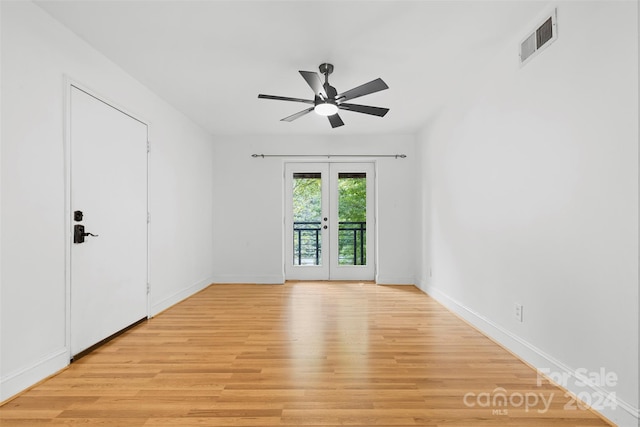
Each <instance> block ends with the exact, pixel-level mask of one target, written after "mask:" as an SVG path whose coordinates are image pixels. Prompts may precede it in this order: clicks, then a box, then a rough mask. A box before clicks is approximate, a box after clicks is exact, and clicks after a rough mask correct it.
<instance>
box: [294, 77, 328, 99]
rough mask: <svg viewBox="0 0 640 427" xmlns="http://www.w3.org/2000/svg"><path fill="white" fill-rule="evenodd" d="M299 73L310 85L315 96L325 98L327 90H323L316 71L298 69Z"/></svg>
mask: <svg viewBox="0 0 640 427" xmlns="http://www.w3.org/2000/svg"><path fill="white" fill-rule="evenodd" d="M299 73H300V75H301V76H302V77H303V78H304V79H305V80H306V82H307V84H308V85H309V86H311V89H312V90H313V93H315V94H316V96H320V97H322V99H327V92H325V90H324V86H323V85H322V80H320V76H319V75H318V73H314V72H313V71H299Z"/></svg>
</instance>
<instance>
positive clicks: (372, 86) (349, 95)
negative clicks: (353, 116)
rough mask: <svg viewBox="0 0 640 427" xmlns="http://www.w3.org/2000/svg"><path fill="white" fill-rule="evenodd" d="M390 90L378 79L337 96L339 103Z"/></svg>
mask: <svg viewBox="0 0 640 427" xmlns="http://www.w3.org/2000/svg"><path fill="white" fill-rule="evenodd" d="M385 89H389V86H387V84H386V83H385V82H384V81H382V79H380V78H378V79H375V80H372V81H370V82H369V83H365V84H363V85H360V86H358V87H355V88H353V89H350V90H348V91H346V92H342V93H340V94H338V95H337V96H336V101H337V102H343V101H348V100H350V99H354V98H358V97H360V96H364V95H369V94H370V93H375V92H379V91H381V90H385Z"/></svg>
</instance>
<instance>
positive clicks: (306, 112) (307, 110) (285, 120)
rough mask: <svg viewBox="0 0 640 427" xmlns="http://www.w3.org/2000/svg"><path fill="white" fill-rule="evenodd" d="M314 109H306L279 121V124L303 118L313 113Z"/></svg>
mask: <svg viewBox="0 0 640 427" xmlns="http://www.w3.org/2000/svg"><path fill="white" fill-rule="evenodd" d="M314 108H315V107H311V108H307V109H306V110H302V111H299V112H297V113H295V114H292V115H290V116H289V117H285V118H284V119H280V121H281V122H292V121H294V120H295V119H297V118H300V117H302V116H304V115H305V114H308V113H310V112H312V111H313V109H314Z"/></svg>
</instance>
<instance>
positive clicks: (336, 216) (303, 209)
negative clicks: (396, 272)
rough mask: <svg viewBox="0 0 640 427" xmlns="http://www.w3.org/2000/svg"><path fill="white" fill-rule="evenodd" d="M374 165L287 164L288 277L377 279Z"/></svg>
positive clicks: (286, 269)
mask: <svg viewBox="0 0 640 427" xmlns="http://www.w3.org/2000/svg"><path fill="white" fill-rule="evenodd" d="M374 182H375V180H374V164H373V163H286V164H285V223H286V224H285V242H286V243H285V248H286V250H285V256H286V259H285V276H286V279H287V280H373V279H374V277H375V262H374V261H375V255H374V248H375V224H374V218H375V216H374V194H375V192H374Z"/></svg>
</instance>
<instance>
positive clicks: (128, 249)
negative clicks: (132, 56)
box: [70, 86, 147, 356]
mask: <svg viewBox="0 0 640 427" xmlns="http://www.w3.org/2000/svg"><path fill="white" fill-rule="evenodd" d="M70 103H71V104H70V113H71V120H70V126H71V127H70V150H71V155H70V158H71V164H70V167H71V174H70V175H71V194H70V196H71V197H70V198H71V212H72V218H71V231H72V233H71V234H72V236H71V238H72V239H74V237H75V236H74V231H75V230H76V228H77V227H78V226H82V227H85V229H84V232H85V233H92V234H95V235H96V236H95V237H94V236H91V235H87V236H85V241H84V242H83V243H75V242H74V243H72V244H71V260H70V261H71V275H70V281H71V314H70V317H71V324H70V329H71V330H70V334H71V343H70V344H71V355H72V356H74V355H76V354H78V353H80V352H82V351H83V350H86V349H87V348H89V347H91V346H92V345H94V344H96V343H98V342H100V341H102V340H103V339H105V338H107V337H109V336H111V335H113V334H114V333H116V332H118V331H120V330H122V329H124V328H126V327H127V326H129V325H131V324H133V323H135V322H137V321H138V320H140V319H143V318H145V317H147V126H146V124H144V123H142V122H140V121H138V120H136V119H134V118H132V117H131V116H129V115H127V114H125V113H123V112H122V111H120V110H118V109H116V108H114V107H112V106H111V105H109V104H107V103H105V102H103V101H101V100H99V99H97V98H95V97H93V96H91V95H89V94H88V93H86V92H84V91H82V90H80V89H78V88H76V87H73V86H72V87H71V98H70ZM78 212H82V213H81V214H79V213H78ZM80 216H81V217H80Z"/></svg>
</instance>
